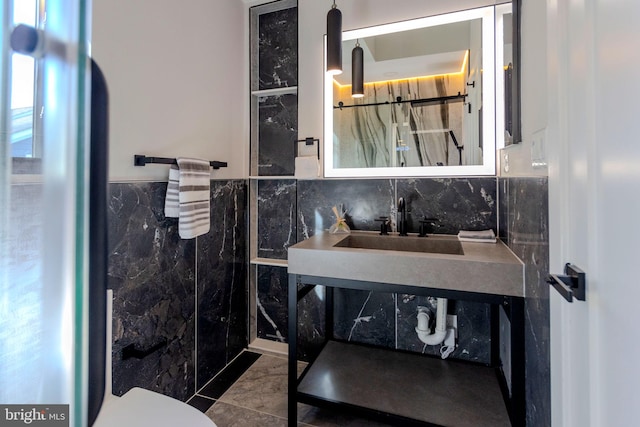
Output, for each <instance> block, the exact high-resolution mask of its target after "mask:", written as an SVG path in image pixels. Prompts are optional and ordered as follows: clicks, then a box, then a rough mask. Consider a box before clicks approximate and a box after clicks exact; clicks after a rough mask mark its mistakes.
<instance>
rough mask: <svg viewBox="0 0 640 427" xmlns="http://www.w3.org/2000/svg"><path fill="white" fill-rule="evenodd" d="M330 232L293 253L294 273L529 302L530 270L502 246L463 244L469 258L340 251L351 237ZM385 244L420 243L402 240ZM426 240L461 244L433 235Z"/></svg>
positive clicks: (313, 238)
mask: <svg viewBox="0 0 640 427" xmlns="http://www.w3.org/2000/svg"><path fill="white" fill-rule="evenodd" d="M377 234H378V233H376V232H369V231H352V232H351V234H329V233H328V232H324V233H321V234H317V235H315V236H313V237H311V238H310V239H307V240H304V241H302V242H300V243H298V244H296V245H294V246H291V247H290V248H289V256H288V260H289V273H290V274H298V275H309V276H318V277H331V278H335V279H346V280H359V281H369V282H383V283H388V284H395V285H410V286H416V287H424V288H431V289H443V290H450V291H462V292H473V293H478V294H487V295H507V296H515V297H523V296H524V264H523V263H522V261H520V259H519V258H518V257H517V256H516V255H514V254H513V252H511V250H510V249H509V248H508V247H507V246H506V245H505V244H504V243H502V242H501V241H499V240H498V241H497V242H496V243H476V242H460V243H461V245H462V250H463V252H464V254H462V255H457V254H444V253H422V252H409V251H399V250H380V249H364V248H357V249H356V248H349V247H339V246H336V245H337V244H340V242H341V241H342V240H343V239H346V238H348V237H349V236H351V235H368V236H376V235H377ZM380 238H384V239H416V238H417V237H414V236H409V237H402V236H398V235H390V236H380ZM421 239H432V240H438V239H439V240H452V239H455V240H457V236H449V235H429V237H423V238H421Z"/></svg>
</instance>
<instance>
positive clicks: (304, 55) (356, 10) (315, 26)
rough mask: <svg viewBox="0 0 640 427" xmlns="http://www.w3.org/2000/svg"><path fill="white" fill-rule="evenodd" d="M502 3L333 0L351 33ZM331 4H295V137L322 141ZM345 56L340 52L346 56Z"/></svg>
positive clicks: (303, 0)
mask: <svg viewBox="0 0 640 427" xmlns="http://www.w3.org/2000/svg"><path fill="white" fill-rule="evenodd" d="M500 3H505V1H504V0H502V1H499V0H458V1H456V2H455V6H452V2H451V1H450V0H429V1H424V0H402V1H389V0H343V1H340V0H337V2H336V4H337V5H338V8H339V9H340V11H341V12H342V29H343V30H345V31H346V30H353V29H357V28H362V27H369V26H372V25H379V24H383V23H389V22H396V21H403V20H407V19H414V18H421V17H425V16H431V15H437V14H441V13H445V12H450V11H453V10H464V9H471V8H474V7H481V6H488V5H493V4H500ZM332 4H333V1H330V0H298V15H299V16H298V19H299V28H300V32H299V35H298V37H299V38H298V43H299V47H298V49H299V58H298V84H299V88H298V129H299V131H298V135H299V136H300V137H301V138H302V137H307V136H315V137H320V139H321V140H322V139H323V76H324V72H323V67H324V63H323V57H324V54H323V50H324V47H323V40H324V34H325V32H326V16H327V12H328V11H329V9H330V8H331V5H332ZM349 54H350V53H349V52H343V56H344V55H349Z"/></svg>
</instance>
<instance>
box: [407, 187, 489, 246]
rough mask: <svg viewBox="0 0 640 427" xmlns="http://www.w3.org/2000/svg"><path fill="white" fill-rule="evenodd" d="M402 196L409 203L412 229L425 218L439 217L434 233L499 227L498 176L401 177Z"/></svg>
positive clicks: (408, 208)
mask: <svg viewBox="0 0 640 427" xmlns="http://www.w3.org/2000/svg"><path fill="white" fill-rule="evenodd" d="M398 197H404V198H405V200H406V202H407V220H408V223H409V232H413V233H417V232H418V229H419V226H420V222H419V221H420V219H423V218H425V217H426V218H436V219H438V220H439V221H438V222H437V223H436V224H435V226H434V229H433V232H434V233H440V234H457V233H458V231H460V230H484V229H489V228H491V229H493V230H494V231H496V229H497V194H496V179H495V178H431V179H406V180H405V179H399V180H398Z"/></svg>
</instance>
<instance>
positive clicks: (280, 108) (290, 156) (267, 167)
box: [257, 94, 298, 176]
mask: <svg viewBox="0 0 640 427" xmlns="http://www.w3.org/2000/svg"><path fill="white" fill-rule="evenodd" d="M297 136H298V95H291V94H290V95H273V96H265V97H260V98H259V100H258V145H257V147H258V148H257V149H258V174H259V175H264V176H276V175H283V176H292V175H293V174H294V172H295V148H296V140H297Z"/></svg>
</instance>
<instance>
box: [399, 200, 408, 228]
mask: <svg viewBox="0 0 640 427" xmlns="http://www.w3.org/2000/svg"><path fill="white" fill-rule="evenodd" d="M398 233H399V234H400V235H401V236H407V235H408V234H407V205H406V203H405V201H404V197H400V198H399V199H398Z"/></svg>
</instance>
